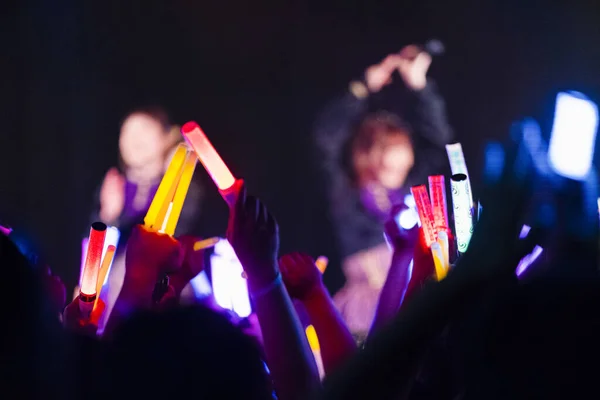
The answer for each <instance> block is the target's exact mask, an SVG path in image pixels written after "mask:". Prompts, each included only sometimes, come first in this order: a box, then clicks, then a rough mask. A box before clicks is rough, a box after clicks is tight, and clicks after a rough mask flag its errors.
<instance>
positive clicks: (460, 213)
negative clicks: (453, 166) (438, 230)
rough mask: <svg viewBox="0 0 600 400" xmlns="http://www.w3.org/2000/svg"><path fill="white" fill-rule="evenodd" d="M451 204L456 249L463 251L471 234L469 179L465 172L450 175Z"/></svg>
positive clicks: (467, 245) (471, 211)
mask: <svg viewBox="0 0 600 400" xmlns="http://www.w3.org/2000/svg"><path fill="white" fill-rule="evenodd" d="M450 183H451V188H452V205H453V209H454V228H455V231H456V242H457V246H458V251H459V252H461V253H464V252H466V251H467V248H468V247H469V241H470V240H471V235H472V234H473V208H472V204H473V203H472V201H471V193H470V187H469V180H468V178H467V175H465V174H456V175H452V179H451V180H450Z"/></svg>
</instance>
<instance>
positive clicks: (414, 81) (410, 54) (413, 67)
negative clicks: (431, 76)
mask: <svg viewBox="0 0 600 400" xmlns="http://www.w3.org/2000/svg"><path fill="white" fill-rule="evenodd" d="M430 65H431V56H430V55H429V54H427V53H425V52H423V51H422V50H421V49H420V48H419V47H418V46H415V45H410V46H406V47H405V48H403V49H402V50H401V51H400V55H399V59H398V62H397V67H398V72H399V73H400V76H401V77H402V80H403V81H404V84H405V85H406V87H408V88H409V89H412V90H421V89H423V88H424V87H425V85H427V71H429V66H430Z"/></svg>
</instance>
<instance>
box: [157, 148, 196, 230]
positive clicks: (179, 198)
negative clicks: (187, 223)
mask: <svg viewBox="0 0 600 400" xmlns="http://www.w3.org/2000/svg"><path fill="white" fill-rule="evenodd" d="M196 160H197V158H196V154H195V153H194V152H192V151H189V152H188V153H187V155H186V157H185V161H184V163H183V166H182V170H181V176H180V179H179V182H177V189H176V190H175V195H174V196H173V201H172V206H171V207H170V209H169V213H168V217H166V220H167V225H166V229H164V231H165V233H166V234H167V235H171V236H173V235H174V234H175V228H176V227H177V222H179V217H180V216H181V209H182V208H183V203H184V201H185V197H186V196H187V192H188V189H189V188H190V183H191V182H192V177H193V176H194V170H195V169H196Z"/></svg>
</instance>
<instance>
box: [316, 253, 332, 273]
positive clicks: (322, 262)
mask: <svg viewBox="0 0 600 400" xmlns="http://www.w3.org/2000/svg"><path fill="white" fill-rule="evenodd" d="M328 264H329V259H328V258H327V257H325V256H319V257H318V258H317V261H315V265H316V266H317V268H318V269H319V271H321V273H322V274H324V273H325V270H326V269H327V265H328Z"/></svg>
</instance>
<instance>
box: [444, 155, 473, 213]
mask: <svg viewBox="0 0 600 400" xmlns="http://www.w3.org/2000/svg"><path fill="white" fill-rule="evenodd" d="M446 153H448V161H450V170H451V171H452V175H457V174H465V175H466V176H467V184H468V185H469V196H471V197H470V199H471V204H473V197H472V196H473V193H472V192H471V182H470V181H469V171H467V163H466V161H465V155H464V153H463V149H462V145H461V144H460V143H454V144H447V145H446Z"/></svg>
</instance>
